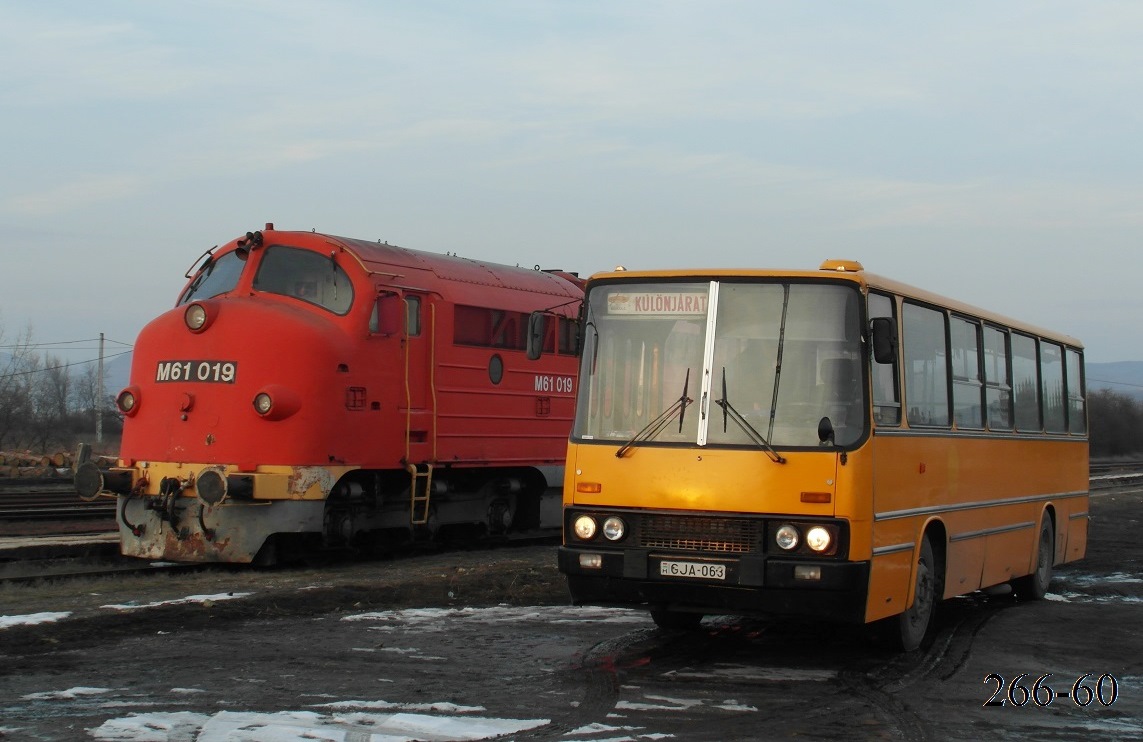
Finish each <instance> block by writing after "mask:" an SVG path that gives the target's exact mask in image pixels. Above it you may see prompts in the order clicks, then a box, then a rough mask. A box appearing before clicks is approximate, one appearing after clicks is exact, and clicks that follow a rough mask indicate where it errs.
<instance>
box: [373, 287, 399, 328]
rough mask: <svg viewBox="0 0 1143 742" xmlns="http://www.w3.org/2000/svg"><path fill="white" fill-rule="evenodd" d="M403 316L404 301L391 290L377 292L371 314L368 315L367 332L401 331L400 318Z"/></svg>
mask: <svg viewBox="0 0 1143 742" xmlns="http://www.w3.org/2000/svg"><path fill="white" fill-rule="evenodd" d="M404 316H405V302H403V301H401V297H400V296H399V295H397V294H395V293H393V292H392V291H386V292H384V293H382V294H378V296H377V301H376V303H374V304H373V314H372V315H371V316H370V317H369V332H372V333H376V334H378V335H396V334H397V333H399V332H401V320H402V319H403V318H404Z"/></svg>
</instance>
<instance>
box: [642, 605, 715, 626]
mask: <svg viewBox="0 0 1143 742" xmlns="http://www.w3.org/2000/svg"><path fill="white" fill-rule="evenodd" d="M702 616H703V614H701V613H687V612H685V611H669V610H667V609H665V608H652V609H651V620H652V621H654V622H655V625H656V626H658V627H659V628H660V629H671V630H673V631H694V630H695V629H697V628H698V627H699V624H700V623H702Z"/></svg>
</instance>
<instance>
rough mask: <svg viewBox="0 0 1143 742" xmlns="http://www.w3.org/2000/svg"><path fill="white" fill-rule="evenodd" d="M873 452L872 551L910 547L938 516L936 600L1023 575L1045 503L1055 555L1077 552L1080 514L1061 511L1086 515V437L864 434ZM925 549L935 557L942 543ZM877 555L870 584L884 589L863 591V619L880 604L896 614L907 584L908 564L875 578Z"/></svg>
mask: <svg viewBox="0 0 1143 742" xmlns="http://www.w3.org/2000/svg"><path fill="white" fill-rule="evenodd" d="M874 456H875V469H874V483H873V487H874V496H873V502H874V537H873V544H874V549H875V553H876V550H877V549H881V550H892V549H894V548H902V547H903V546H904V545H906V544H916V543H918V542H919V541H920V539H921V538H922V537H923V535H924V531H923V527H924V524H925V523H926V522H932V520H933V519H937V520H939V521H940V522H941V523H942V525H943V527H944V529H945V531H946V534H945V535H946V538H947V551H944V564H945V572H944V575H943V578H944V583H945V584H944V597H945V598H950V597H953V596H955V595H961V594H964V593H967V592H971V591H973V590H976V589H979V588H981V587H989V586H991V585H995V584H999V583H1002V582H1007V581H1008V580H1011V579H1013V578H1015V577H1021V576H1024V575H1026V574H1029V573H1030V572H1031V571H1032V569H1033V568H1034V565H1035V559H1036V554H1035V549H1036V537H1037V534H1038V533H1039V523H1040V518H1041V517H1042V516H1043V515H1044V513H1045V508H1046V507H1047V505H1048V504H1049V503H1052V505H1053V507H1055V508H1056V524H1057V528H1056V534H1057V536H1056V556H1057V558H1059V557H1060V556H1061V555H1063V554H1064V551H1063V550H1064V549H1066V550H1067V560H1068V561H1070V560H1071V559H1078V558H1080V557H1081V556H1082V555H1083V550H1084V544H1085V543H1086V518H1078V517H1077V518H1070V515H1071V514H1073V513H1076V514H1078V513H1081V512H1086V509H1087V506H1086V502H1087V497H1086V491H1087V464H1088V462H1087V443H1086V441H1082V440H1069V439H1065V438H1060V439H1044V438H1042V437H1041V438H1033V437H1031V436H1029V437H1027V438H1024V439H1021V438H1019V437H1017V436H1009V437H1007V438H1002V437H999V436H995V437H984V436H970V435H956V434H955V433H950V434H948V435H935V434H919V435H918V434H910V433H909V432H908V431H899V432H898V431H894V432H893V433H890V434H881V435H875V436H874ZM993 501H996V502H995V504H993ZM1063 522H1068V523H1069V525H1068V529H1067V531H1066V532H1065V531H1064V530H1063V529H1061V528H1060V524H1061V523H1063ZM1073 523H1074V524H1075V527H1074V528H1073V525H1072V524H1073ZM1073 532H1074V533H1075V538H1076V543H1075V544H1074V545H1073V544H1072V536H1073ZM1065 538H1066V545H1065ZM933 547H934V549H935V550H937V551H938V559H940V558H941V551H942V550H943V549H945V547H946V544H945V543H943V542H942V543H938V542H934V543H933ZM882 559H883V557H878V558H875V559H874V567H873V570H872V572H873V575H874V580H873V582H874V584H877V585H882V584H884V585H885V587H884V590H885V591H886V592H885V594H882V595H873V594H871V595H870V599H869V609H870V615H871V616H876V615H882V614H883V611H884V607H885V606H890V605H897V606H899V607H898V608H897V611H900V610H903V609H904V608H905V607H906V605H907V604H905V603H904V602H903V601H904V598H903V597H902V596H904V595H906V594H907V593H908V592H909V591H910V589H911V587H912V584H913V583H912V580H913V578H912V574H911V573H912V565H911V564H910V567H909V574H907V575H898V573H897V570H895V569H889V570H887V572H886V573H885V574H884V575H882V574H880V573H881V570H882V568H881V567H879V565H878V562H880V561H882ZM886 615H887V614H886Z"/></svg>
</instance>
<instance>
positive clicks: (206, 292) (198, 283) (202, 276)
mask: <svg viewBox="0 0 1143 742" xmlns="http://www.w3.org/2000/svg"><path fill="white" fill-rule="evenodd" d="M245 265H246V262H245V261H244V260H241V259H240V258H239V257H238V253H236V252H228V253H226V254H225V255H223V256H221V257H220V258H218V259H217V260H213V259H212V260H209V261H207V263H206V264H205V265H204V266H203V267H202V269H201V270H200V271H199V272H198V275H196V276H195V277H194V280H193V281H191V283H190V286H187V289H186V291H184V292H183V295H182V297H180V298H179V305H182V304H186V303H187V302H189V301H190V300H192V299H209V298H211V297H212V296H218V295H219V294H225V293H226V292H227V291H230V290H231V289H233V288H234V287H235V286H237V285H238V277H239V276H241V275H242V267H243V266H245Z"/></svg>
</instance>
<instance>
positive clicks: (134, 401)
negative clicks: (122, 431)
mask: <svg viewBox="0 0 1143 742" xmlns="http://www.w3.org/2000/svg"><path fill="white" fill-rule="evenodd" d="M115 406H116V407H118V408H119V411H120V412H122V413H123V414H124V415H127V416H128V417H131V416H132V415H134V414H135V413H136V412H138V411H139V387H136V386H129V387H127V388H126V389H124V390H123V391H121V392H119V396H117V397H116V398H115Z"/></svg>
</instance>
